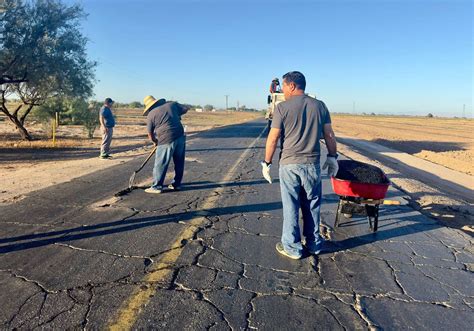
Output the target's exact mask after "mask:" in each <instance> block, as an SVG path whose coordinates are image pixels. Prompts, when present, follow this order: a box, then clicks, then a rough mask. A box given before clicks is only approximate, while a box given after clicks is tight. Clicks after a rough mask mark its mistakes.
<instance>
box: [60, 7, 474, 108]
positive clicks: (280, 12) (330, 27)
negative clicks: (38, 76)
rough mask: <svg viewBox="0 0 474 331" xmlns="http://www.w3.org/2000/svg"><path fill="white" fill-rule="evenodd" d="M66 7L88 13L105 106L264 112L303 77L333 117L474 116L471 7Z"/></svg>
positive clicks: (85, 26) (99, 95)
mask: <svg viewBox="0 0 474 331" xmlns="http://www.w3.org/2000/svg"><path fill="white" fill-rule="evenodd" d="M66 2H67V3H80V4H82V6H83V8H84V10H85V12H86V13H87V14H88V17H87V18H86V19H85V20H84V21H83V22H82V32H83V34H84V35H85V36H86V37H87V38H88V39H89V44H88V55H89V57H90V59H92V60H95V61H97V62H98V66H97V69H96V78H97V83H96V86H95V89H94V91H95V96H94V97H95V98H96V99H104V98H105V97H112V98H113V99H114V100H117V101H119V102H131V101H140V102H142V101H143V98H144V97H145V96H146V95H149V94H151V95H153V96H154V97H156V98H166V99H171V100H177V101H179V102H182V103H188V104H195V105H197V104H199V105H202V106H204V105H206V104H211V105H213V106H215V107H218V108H223V107H225V105H226V97H225V96H226V95H228V105H229V107H236V106H237V102H238V103H239V105H240V106H242V105H245V106H247V107H249V108H257V109H264V108H266V97H267V95H268V88H269V85H270V82H271V80H272V79H273V78H275V77H279V78H280V79H281V76H282V75H283V74H285V73H286V72H288V71H292V70H297V71H300V72H302V73H303V74H304V75H305V77H306V81H307V87H306V92H307V93H310V94H315V95H316V96H317V98H318V99H320V100H323V101H324V102H325V103H326V105H327V106H328V108H329V109H330V111H332V112H348V113H353V112H356V113H361V112H367V113H371V112H375V113H377V114H408V115H426V114H428V113H432V114H434V115H437V116H462V115H463V109H465V112H464V113H465V115H466V116H470V117H472V99H473V84H472V76H473V50H472V44H473V5H472V2H471V1H461V0H449V1H433V0H411V1H408V0H407V1H405V0H399V1H386V0H373V1H372V0H371V1H368V0H366V1H355V0H352V1H349V0H340V1H337V0H333V1H279V0H273V1H258V0H254V1H225V0H220V1H217V0H203V1H185V0H175V1H171V0H169V1H151V0H150V1H149V0H128V1H125V0H79V1H73V0H67V1H66ZM464 107H465V108H464Z"/></svg>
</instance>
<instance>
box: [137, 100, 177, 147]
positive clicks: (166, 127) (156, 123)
mask: <svg viewBox="0 0 474 331" xmlns="http://www.w3.org/2000/svg"><path fill="white" fill-rule="evenodd" d="M185 112H186V111H185V108H184V107H183V106H181V105H180V104H179V103H177V102H167V103H165V104H164V105H161V106H159V107H156V108H155V109H152V110H151V112H150V113H149V114H148V115H147V118H146V126H147V130H148V133H155V137H156V139H157V140H158V145H165V144H169V143H171V142H173V141H174V140H176V139H178V138H179V137H182V136H183V135H184V128H183V125H182V124H181V115H183V114H184V113H185Z"/></svg>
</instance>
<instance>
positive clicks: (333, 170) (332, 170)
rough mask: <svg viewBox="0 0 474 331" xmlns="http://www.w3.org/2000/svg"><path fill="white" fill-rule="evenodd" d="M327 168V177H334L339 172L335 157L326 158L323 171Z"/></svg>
mask: <svg viewBox="0 0 474 331" xmlns="http://www.w3.org/2000/svg"><path fill="white" fill-rule="evenodd" d="M326 168H328V176H329V177H334V176H336V174H337V171H338V170H339V164H338V163H337V160H336V157H334V156H329V155H328V156H327V158H326V162H324V164H323V170H324V169H326Z"/></svg>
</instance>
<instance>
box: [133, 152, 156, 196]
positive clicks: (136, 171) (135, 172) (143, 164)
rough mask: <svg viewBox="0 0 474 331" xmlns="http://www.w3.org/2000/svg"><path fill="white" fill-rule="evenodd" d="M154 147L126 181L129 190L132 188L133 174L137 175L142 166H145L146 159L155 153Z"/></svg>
mask: <svg viewBox="0 0 474 331" xmlns="http://www.w3.org/2000/svg"><path fill="white" fill-rule="evenodd" d="M156 147H157V146H155V147H154V148H153V149H152V151H151V152H150V154H149V155H148V156H147V158H146V160H145V162H143V163H142V165H141V166H140V168H138V169H137V170H135V171H134V172H133V174H132V176H130V180H129V181H128V190H129V191H131V190H132V189H133V182H134V181H135V176H136V175H137V173H138V172H139V171H140V170H142V169H143V167H144V166H145V164H146V163H147V162H148V160H150V158H151V157H152V156H153V154H154V153H155V151H156Z"/></svg>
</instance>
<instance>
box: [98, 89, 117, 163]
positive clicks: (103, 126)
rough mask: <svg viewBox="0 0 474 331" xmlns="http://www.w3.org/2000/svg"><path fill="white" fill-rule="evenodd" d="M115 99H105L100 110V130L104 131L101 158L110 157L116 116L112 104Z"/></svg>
mask: <svg viewBox="0 0 474 331" xmlns="http://www.w3.org/2000/svg"><path fill="white" fill-rule="evenodd" d="M113 103H114V101H113V100H112V99H111V98H107V99H105V102H104V105H103V106H102V108H100V111H99V122H100V131H101V132H102V144H101V145H100V158H101V159H109V158H110V154H109V152H110V143H111V142H112V135H113V134H114V126H115V118H114V115H113V114H112V110H111V108H112V104H113Z"/></svg>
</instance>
